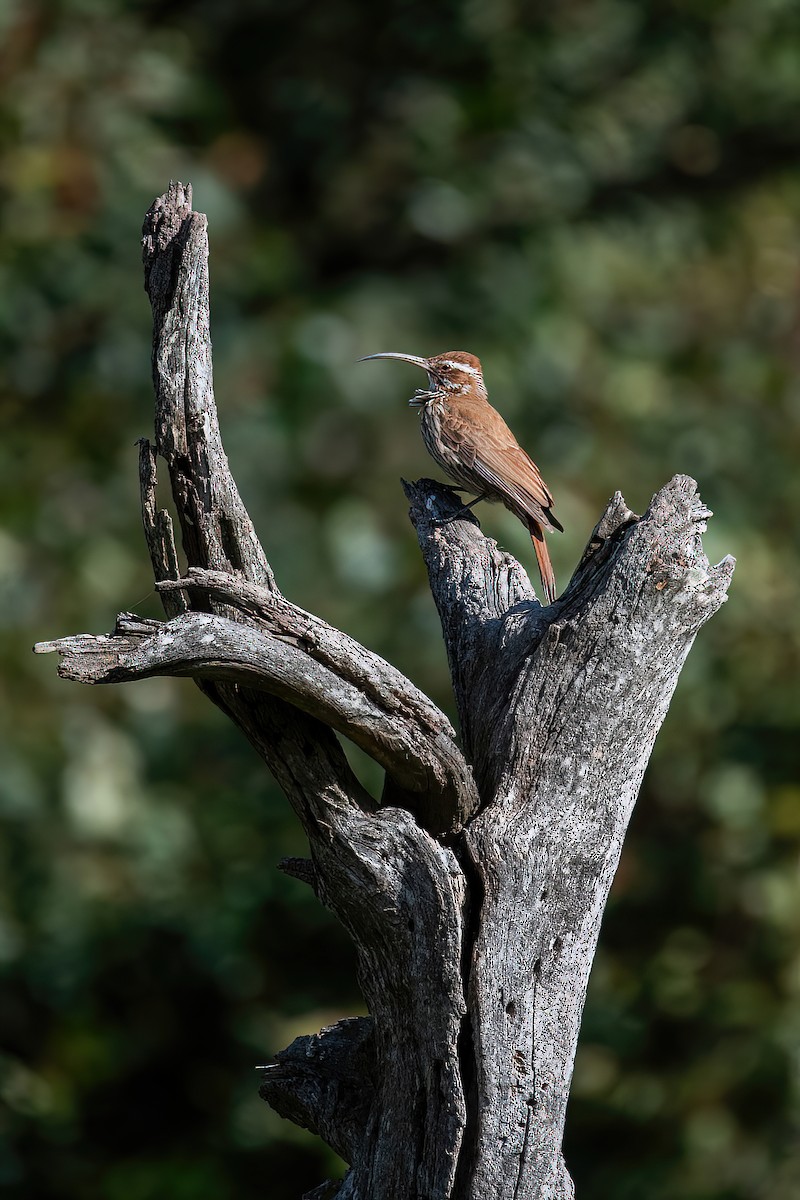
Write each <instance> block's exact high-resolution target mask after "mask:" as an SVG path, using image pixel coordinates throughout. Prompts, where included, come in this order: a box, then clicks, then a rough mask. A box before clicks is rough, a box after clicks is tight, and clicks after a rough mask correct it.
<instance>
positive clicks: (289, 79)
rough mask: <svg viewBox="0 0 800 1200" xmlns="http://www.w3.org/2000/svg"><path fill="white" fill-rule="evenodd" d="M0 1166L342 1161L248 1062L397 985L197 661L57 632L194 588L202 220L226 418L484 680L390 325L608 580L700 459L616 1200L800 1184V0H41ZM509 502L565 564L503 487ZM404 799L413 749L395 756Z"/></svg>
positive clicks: (13, 494) (315, 539)
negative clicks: (433, 519) (200, 216)
mask: <svg viewBox="0 0 800 1200" xmlns="http://www.w3.org/2000/svg"><path fill="white" fill-rule="evenodd" d="M0 78H1V79H2V95H0V145H1V146H2V152H1V157H0V177H1V180H2V243H1V244H0V348H1V353H2V373H1V375H2V377H1V379H0V412H1V414H2V436H1V438H0V502H1V503H2V526H1V527H0V639H1V640H0V650H1V651H2V656H3V680H2V688H1V690H0V812H1V816H2V841H1V842H0V864H1V865H0V971H1V972H2V979H1V981H0V1038H1V1041H0V1188H1V1189H2V1190H3V1194H4V1195H5V1196H7V1197H8V1198H9V1200H17V1198H20V1200H22V1198H24V1200H31V1198H33V1200H38V1198H41V1200H84V1198H86V1200H88V1198H90V1197H92V1198H93V1197H103V1198H104V1200H156V1198H159V1200H160V1198H161V1197H163V1196H164V1195H170V1196H175V1197H180V1198H181V1200H212V1198H213V1200H227V1198H230V1200H250V1198H252V1200H255V1198H256V1197H259V1198H261V1197H265V1196H269V1197H271V1198H272V1200H283V1198H287V1200H289V1198H296V1197H298V1196H299V1195H300V1194H301V1192H302V1191H303V1190H304V1188H307V1187H310V1186H312V1185H314V1184H315V1183H317V1182H319V1181H320V1180H321V1179H322V1178H324V1177H325V1176H326V1175H327V1174H332V1173H335V1172H336V1170H337V1163H336V1161H335V1160H334V1159H333V1157H332V1156H331V1155H330V1154H329V1153H328V1152H327V1151H326V1150H325V1148H324V1147H323V1146H322V1145H321V1144H320V1143H319V1142H318V1141H317V1140H316V1139H314V1138H312V1137H311V1136H310V1135H306V1134H304V1133H302V1132H301V1131H298V1130H296V1129H295V1128H294V1127H293V1126H291V1125H289V1124H287V1123H285V1122H283V1121H281V1120H280V1119H279V1118H278V1117H276V1116H275V1115H274V1114H271V1113H270V1111H269V1110H268V1109H267V1108H266V1106H265V1105H263V1104H262V1103H261V1102H260V1101H259V1100H258V1098H257V1075H256V1072H255V1070H254V1067H255V1066H256V1065H257V1064H258V1063H259V1062H264V1061H267V1060H268V1058H269V1055H270V1054H271V1053H272V1052H273V1051H275V1050H276V1049H278V1048H280V1047H281V1046H283V1045H285V1044H287V1043H288V1041H290V1040H291V1038H292V1037H294V1036H295V1035H296V1034H298V1033H301V1032H311V1031H313V1030H315V1029H317V1028H318V1027H319V1026H320V1025H321V1024H324V1023H326V1022H329V1021H331V1020H334V1019H336V1018H338V1017H339V1016H341V1015H345V1014H351V1013H354V1012H359V1011H362V1008H361V1006H362V1001H361V998H360V996H359V993H358V989H357V986H356V983H355V979H354V963H353V956H352V954H351V952H350V948H349V945H348V943H347V941H346V939H345V937H344V935H343V934H342V933H341V932H340V930H339V929H338V927H337V926H336V925H335V923H334V922H333V920H332V918H330V917H329V916H328V915H327V914H326V913H325V912H323V911H322V910H321V909H320V908H319V906H318V905H317V904H316V902H315V901H314V899H313V897H312V896H311V894H310V893H309V892H308V890H307V889H304V887H303V885H301V884H300V883H298V882H296V881H294V880H291V879H288V878H286V877H285V876H283V875H281V873H280V872H279V871H278V870H277V869H276V865H275V864H276V863H277V861H278V860H279V859H280V858H281V857H282V856H283V855H286V854H302V853H303V849H304V847H303V841H302V838H301V836H300V834H299V832H298V828H297V824H296V822H295V820H294V819H293V817H292V815H291V814H290V812H289V810H288V807H287V805H286V804H285V803H284V801H283V799H282V797H281V795H280V794H279V793H278V791H277V789H276V787H275V786H274V784H273V783H272V782H271V781H270V779H268V778H267V777H266V776H265V773H264V771H263V770H262V768H261V765H260V763H259V761H258V760H256V758H255V756H254V754H253V753H252V751H251V750H250V749H249V747H248V746H247V745H245V744H244V742H243V740H242V739H241V738H240V737H239V735H238V734H237V733H236V731H235V730H234V729H233V728H232V727H231V726H230V725H228V724H226V722H225V720H224V719H223V717H222V716H221V715H220V714H219V713H218V712H217V711H216V710H215V709H212V707H211V706H210V705H208V704H207V703H206V702H205V701H204V700H203V698H202V697H201V696H200V695H199V693H198V692H197V691H196V690H195V689H193V687H192V685H191V684H190V683H189V682H188V681H177V680H173V681H151V682H148V683H147V684H139V685H136V686H130V687H128V688H119V689H116V690H103V689H98V690H96V691H89V690H81V689H80V688H79V687H78V686H77V685H75V684H68V683H65V682H62V681H60V680H58V679H57V677H56V674H55V668H56V663H55V661H54V659H53V658H34V657H33V656H32V655H31V653H30V646H31V644H32V643H33V642H34V641H35V640H39V639H46V638H50V637H54V636H58V635H59V634H64V633H70V632H79V631H93V632H103V631H106V630H108V629H109V628H110V627H111V625H112V623H113V619H114V616H115V613H116V612H117V611H118V610H119V609H126V608H127V609H134V610H136V611H137V612H140V613H143V614H149V615H158V614H159V612H160V609H159V605H158V602H157V600H156V598H155V597H154V596H153V594H152V584H151V578H150V572H149V566H148V560H147V555H146V552H145V548H144V543H143V538H142V535H141V530H140V524H139V517H138V495H137V478H136V450H135V447H134V441H135V439H136V438H137V437H139V436H140V435H143V434H148V433H149V432H150V428H151V420H152V416H151V406H152V402H151V392H150V382H149V333H150V324H149V312H148V308H147V303H146V298H145V295H144V292H143V290H142V281H141V270H140V260H139V236H140V227H141V222H142V217H143V215H144V212H145V210H146V209H147V207H148V206H149V205H150V203H151V202H152V200H153V198H154V197H155V196H156V195H158V194H159V193H161V192H163V191H164V190H165V188H166V185H167V183H168V181H169V179H170V178H180V179H183V180H190V181H191V182H192V183H193V184H194V189H195V207H196V208H197V209H199V210H201V211H205V212H207V213H208V216H209V222H210V237H211V279H212V318H213V334H214V343H215V367H216V382H217V393H218V403H219V408H220V415H221V421H222V426H223V434H224V437H225V440H226V445H227V449H228V453H229V456H230V459H231V461H232V465H233V469H234V473H235V475H236V477H237V479H238V481H239V484H240V487H241V490H242V492H243V495H244V497H245V500H246V502H247V504H248V505H249V507H250V510H251V512H252V514H253V516H254V518H255V520H256V522H257V526H258V528H259V530H260V533H261V535H262V538H263V541H264V543H265V545H266V547H267V549H268V552H269V554H270V557H271V559H272V561H273V564H274V566H275V569H276V572H277V575H278V579H279V581H280V582H281V584H282V586H283V588H284V590H285V591H286V592H287V594H288V595H289V596H290V597H291V598H292V599H293V600H295V601H297V602H299V603H300V604H302V605H304V606H306V607H308V608H311V609H313V610H315V611H317V612H319V613H320V614H321V615H322V616H324V617H325V618H327V619H328V620H330V621H332V622H333V623H335V624H338V625H340V626H342V627H343V628H344V629H346V630H347V631H348V632H350V633H351V634H353V635H355V636H356V637H358V638H359V639H361V640H362V641H364V642H365V643H366V644H367V645H369V646H370V647H372V648H374V649H376V650H378V651H379V652H381V653H382V654H384V655H385V656H386V657H388V658H390V659H391V660H392V661H393V662H394V663H396V664H397V665H398V666H399V667H401V668H402V669H403V670H405V671H406V672H407V673H408V674H410V675H411V677H412V678H413V679H414V680H415V681H416V682H417V683H418V684H419V685H420V686H422V687H423V688H425V689H426V690H427V691H428V692H429V693H430V694H431V695H432V696H433V697H434V698H435V699H436V701H437V702H438V703H439V704H441V705H442V706H444V707H445V708H446V709H447V710H448V711H450V712H452V703H451V697H450V690H449V685H448V678H447V671H446V664H445V660H444V655H443V652H442V648H441V642H440V637H439V633H438V629H437V621H436V616H435V612H434V609H433V605H432V602H431V599H430V596H429V593H428V589H427V586H426V582H425V578H424V575H423V571H422V568H421V564H420V560H419V556H418V553H417V550H416V544H415V539H414V535H413V532H412V530H411V528H410V526H409V525H408V522H407V519H406V513H405V503H404V500H403V497H402V493H401V490H400V486H399V478H400V476H401V475H405V476H408V477H415V476H417V475H421V474H426V473H430V469H431V467H430V463H429V461H428V460H427V458H426V456H425V453H424V450H423V447H422V444H421V441H420V439H419V435H418V431H417V429H416V420H415V418H414V416H413V414H411V413H409V412H408V410H407V409H406V407H405V404H404V401H405V400H406V399H407V398H408V396H409V395H410V392H411V389H412V388H413V387H415V386H417V384H418V383H419V380H418V379H417V378H416V376H415V373H414V372H413V371H412V370H411V368H405V367H402V366H389V365H388V364H363V365H358V366H356V365H355V363H354V360H355V359H357V358H358V357H359V356H360V355H363V354H368V353H371V352H374V351H379V350H387V349H394V350H406V351H411V352H416V353H422V354H429V353H437V352H439V351H442V350H445V349H468V350H470V351H472V352H474V353H477V354H479V355H480V357H481V358H482V360H483V363H484V367H485V371H486V375H487V378H488V382H489V388H490V393H491V396H492V398H493V399H494V400H495V402H496V403H497V405H498V407H500V408H501V409H502V411H503V413H504V414H505V415H506V417H507V418H508V419H509V421H510V423H511V424H512V425H513V427H514V428H515V430H516V431H517V433H518V436H519V437H520V440H521V441H522V442H523V444H525V445H526V446H527V447H529V448H530V450H531V451H532V453H534V455H535V457H536V459H537V461H538V462H539V464H540V465H541V467H542V469H543V471H544V473H545V476H546V478H547V480H548V482H549V483H550V486H551V487H552V489H553V491H554V492H555V495H556V498H557V511H558V513H559V516H560V517H561V519H562V521H563V523H564V525H565V527H566V530H567V532H566V534H565V535H564V536H563V537H562V538H559V539H557V540H556V539H552V541H551V545H552V548H553V554H554V559H555V563H556V568H557V571H558V573H559V576H560V579H561V581H562V582H565V581H566V580H567V578H568V577H569V574H570V571H571V569H572V567H573V566H574V564H575V562H576V560H577V558H578V556H579V554H580V552H581V550H582V547H583V545H584V542H585V540H586V538H587V535H588V534H589V532H590V530H591V528H592V526H593V524H594V522H595V521H596V519H597V517H598V516H599V514H600V512H601V510H602V507H603V505H604V503H605V501H606V499H607V498H608V496H609V495H610V494H611V492H613V491H614V490H615V489H617V488H620V489H621V490H622V491H623V493H624V495H625V497H626V499H627V501H628V503H629V504H630V505H631V507H633V508H635V509H637V510H639V511H642V510H643V509H644V508H645V507H646V505H647V503H648V501H649V498H650V496H651V494H652V493H653V492H654V491H655V490H656V489H657V488H658V487H659V486H660V485H661V484H662V483H664V482H665V481H666V480H667V479H668V478H669V477H670V476H671V475H672V474H673V473H674V472H676V471H685V472H689V473H691V474H693V475H695V476H696V478H697V479H698V480H699V482H700V485H701V489H702V495H703V497H704V499H705V501H706V502H707V503H708V504H709V506H710V507H711V508H712V509H713V510H714V511H715V514H716V515H715V517H714V520H713V522H712V523H711V526H710V529H709V533H708V535H707V538H706V545H707V548H708V551H709V554H710V556H711V557H712V559H713V560H715V561H716V560H718V559H719V558H721V557H722V555H723V554H725V553H729V552H730V553H733V554H734V555H735V556H736V557H737V559H738V562H739V565H738V569H737V572H736V575H735V578H734V582H733V587H732V590H731V595H730V600H729V602H728V604H727V605H726V606H725V607H724V608H723V610H722V611H721V612H720V613H719V615H718V616H716V617H715V618H714V620H713V621H712V622H711V624H710V625H709V627H708V628H707V629H705V630H704V631H703V633H702V634H701V636H700V638H699V640H698V643H697V645H696V647H695V649H694V651H693V652H692V655H691V656H690V659H689V661H688V664H687V666H686V669H685V671H684V675H683V678H682V680H681V684H680V686H679V689H678V692H677V694H676V698H675V700H674V703H673V706H672V710H671V712H670V715H669V717H668V719H667V723H666V725H665V727H664V730H663V732H662V734H661V736H660V739H659V742H658V745H657V748H656V752H655V754H654V757H653V761H652V766H651V768H650V771H649V773H648V776H647V779H646V781H645V785H644V789H643V792H642V796H641V799H640V802H639V805H638V807H637V811H636V814H635V817H634V820H633V824H632V828H631V832H630V838H629V841H628V844H627V849H626V851H625V856H624V859H623V863H622V866H621V869H620V873H619V877H618V880H617V882H616V884H615V888H614V892H613V896H612V900H611V903H610V905H609V909H608V913H607V918H606V922H605V926H604V931H603V936H602V944H601V949H600V952H599V955H598V958H597V965H596V969H595V971H594V974H593V978H592V983H591V989H590V996H589V1002H588V1006H587V1011H586V1018H585V1023H584V1031H583V1039H582V1044H581V1049H580V1052H579V1056H578V1062H577V1069H576V1077H575V1089H574V1097H573V1100H572V1102H571V1106H570V1111H569V1120H568V1132H567V1141H566V1151H567V1157H568V1162H569V1166H570V1168H571V1170H572V1172H573V1174H574V1176H575V1179H576V1182H577V1191H578V1196H579V1197H580V1200H607V1198H608V1197H614V1200H628V1198H631V1200H633V1198H634V1197H636V1198H637V1200H639V1198H640V1197H642V1196H646V1197H648V1200H674V1198H676V1197H680V1200H745V1198H747V1200H766V1198H767V1197H769V1200H790V1198H793V1197H796V1196H797V1195H798V1194H800V1007H799V1005H800V891H799V890H798V860H799V858H800V855H799V851H800V782H799V780H798V758H799V757H800V753H799V752H798V739H800V697H799V696H798V686H797V680H798V665H800V664H799V660H800V624H799V623H798V607H799V606H800V572H799V570H798V558H797V553H796V551H797V530H798V525H799V524H800V470H799V469H798V459H799V457H800V389H799V388H798V383H797V367H798V353H799V352H800V347H798V320H797V318H798V295H799V291H798V287H799V284H800V8H798V5H797V4H796V3H794V2H793V0H673V2H667V0H661V2H659V0H646V2H643V0H591V2H589V0H559V2H558V3H555V4H553V3H535V2H531V3H528V4H521V3H514V2H513V0H438V2H437V3H433V4H432V3H419V2H416V0H405V2H403V0H383V2H382V3H381V4H380V5H367V4H365V3H363V0H361V2H359V0H231V2H229V3H227V4H222V3H217V2H214V0H205V2H204V0H173V3H171V4H170V5H165V4H158V3H148V2H147V0H139V2H131V3H124V2H123V0H51V2H50V3H45V2H44V0H3V3H2V4H0ZM480 516H481V520H482V522H483V525H484V528H485V529H486V530H487V531H488V532H489V533H490V534H492V536H495V537H497V538H498V539H499V540H500V541H501V542H502V543H503V544H504V545H506V546H507V547H509V548H510V549H512V550H513V551H515V552H516V553H518V554H519V555H520V556H521V557H523V560H524V561H526V562H527V561H528V560H529V559H530V546H529V544H526V540H527V539H526V535H525V533H524V530H523V529H522V527H521V526H520V525H518V523H516V522H515V521H514V520H513V518H512V517H510V516H509V515H508V514H506V513H505V512H499V511H495V510H493V509H488V510H484V512H482V513H481V514H480ZM367 778H368V780H369V781H370V782H371V784H372V785H376V783H377V780H376V779H375V778H374V775H370V773H369V770H368V769H367Z"/></svg>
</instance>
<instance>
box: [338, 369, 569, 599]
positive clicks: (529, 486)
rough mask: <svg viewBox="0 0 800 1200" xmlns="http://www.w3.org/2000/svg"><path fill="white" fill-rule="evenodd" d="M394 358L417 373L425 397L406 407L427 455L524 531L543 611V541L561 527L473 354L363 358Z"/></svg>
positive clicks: (550, 594)
mask: <svg viewBox="0 0 800 1200" xmlns="http://www.w3.org/2000/svg"><path fill="white" fill-rule="evenodd" d="M373 358H395V359H399V360H400V361H401V362H408V363H413V364H414V366H415V367H422V369H423V371H426V372H427V375H428V388H427V390H424V389H419V390H418V391H417V392H415V394H414V396H413V397H412V399H411V400H409V404H410V405H411V407H412V408H418V409H419V410H420V429H421V430H422V437H423V440H424V442H425V446H426V447H427V449H428V452H429V453H430V454H431V455H432V456H433V458H435V459H436V462H437V463H438V464H439V466H440V467H441V468H442V469H443V470H444V471H446V472H447V474H448V475H449V476H450V478H451V479H453V480H454V481H455V483H456V484H457V486H458V487H459V488H460V489H461V490H463V491H465V492H469V493H470V495H472V496H476V497H477V499H475V500H473V501H472V502H471V503H470V504H468V505H467V506H466V507H467V508H472V505H473V504H477V503H478V501H480V500H499V501H500V502H501V503H502V504H505V506H506V508H507V509H510V511H511V512H512V513H513V514H514V516H515V517H519V519H520V521H522V523H523V525H525V527H526V528H527V529H528V531H529V533H530V535H531V541H532V542H533V548H534V550H535V551H536V560H537V562H538V564H539V574H540V575H541V577H542V586H543V588H544V594H545V596H546V597H547V602H548V604H552V603H553V601H554V600H555V598H556V577H555V574H554V572H553V565H552V563H551V562H550V555H549V554H548V552H547V546H546V545H545V540H544V530H545V529H547V530H549V531H550V532H553V531H554V530H556V529H557V530H559V531H560V532H562V533H563V526H562V525H561V524H560V522H559V521H558V520H557V519H556V518H555V517H554V516H553V513H552V504H553V497H552V496H551V495H550V492H549V490H548V488H547V485H546V484H545V482H544V480H543V479H542V477H541V475H540V474H539V468H538V467H537V466H536V463H535V462H534V461H533V459H532V458H530V456H529V455H527V454H526V453H525V451H524V450H523V449H522V447H521V446H520V445H519V443H518V442H517V439H516V438H515V437H514V435H513V433H512V432H511V430H510V429H509V428H508V426H507V425H506V423H505V421H504V420H503V418H502V417H501V416H500V414H499V412H497V410H496V409H494V408H492V406H491V404H490V403H489V401H488V399H487V398H486V385H485V383H484V382H483V372H482V371H481V364H480V362H479V361H478V359H477V358H476V357H475V355H474V354H466V353H465V352H464V351H463V350H449V351H448V352H447V353H446V354H437V355H435V356H434V357H433V358H419V357H417V355H415V354H393V353H389V354H368V355H366V357H365V358H362V359H359V362H366V361H367V360H368V359H373Z"/></svg>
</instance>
